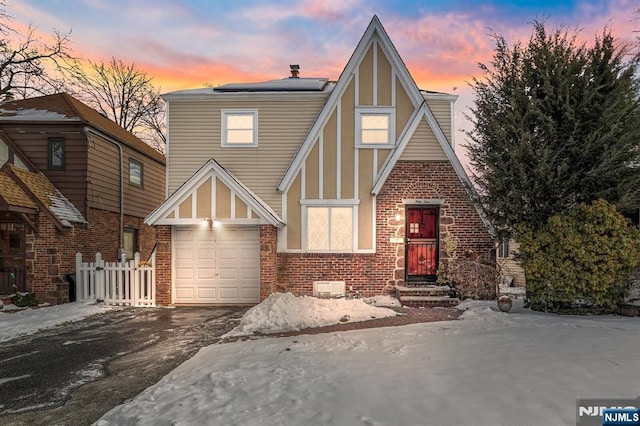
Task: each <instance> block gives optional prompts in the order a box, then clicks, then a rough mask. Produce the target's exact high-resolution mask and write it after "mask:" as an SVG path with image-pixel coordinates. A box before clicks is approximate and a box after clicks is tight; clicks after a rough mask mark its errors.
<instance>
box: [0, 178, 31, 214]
mask: <svg viewBox="0 0 640 426" xmlns="http://www.w3.org/2000/svg"><path fill="white" fill-rule="evenodd" d="M0 206H2V207H3V208H4V209H6V210H8V211H20V212H33V213H35V211H37V209H38V206H36V203H35V202H34V201H33V200H32V199H31V198H30V197H29V196H28V195H27V194H26V193H25V192H24V191H23V190H22V188H20V186H19V185H18V184H17V183H16V182H15V181H14V180H13V179H12V178H11V176H9V175H8V174H6V173H3V172H2V171H0Z"/></svg>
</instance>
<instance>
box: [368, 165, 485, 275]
mask: <svg viewBox="0 0 640 426" xmlns="http://www.w3.org/2000/svg"><path fill="white" fill-rule="evenodd" d="M403 199H404V200H407V199H423V200H424V199H438V200H442V204H440V235H441V237H444V235H445V233H448V232H451V233H452V234H453V235H455V236H456V237H458V239H459V245H458V250H457V251H458V253H459V255H464V253H465V252H467V251H473V252H475V253H480V254H483V255H484V254H487V255H488V254H489V253H490V251H491V250H492V249H493V245H494V242H493V239H492V238H491V236H490V234H489V232H488V231H487V229H486V228H485V226H484V224H483V222H482V219H481V218H480V216H479V214H478V212H477V210H476V208H475V206H474V205H473V203H472V202H471V199H470V197H469V195H468V193H467V190H466V188H465V187H464V185H463V184H462V182H461V181H460V179H459V177H458V175H457V174H456V173H455V171H454V169H453V167H452V166H451V165H450V164H449V163H448V162H447V161H399V162H398V163H397V164H396V167H395V168H394V170H393V171H392V172H391V174H390V175H389V177H388V178H387V181H386V182H385V184H384V186H383V188H382V190H381V191H380V194H379V195H378V197H377V204H378V209H377V212H378V213H377V214H378V221H377V223H378V230H377V232H378V235H377V240H376V241H377V256H378V258H380V259H385V258H389V257H391V258H392V259H393V265H394V268H393V269H392V270H391V271H390V272H389V276H390V279H389V284H392V283H393V284H402V281H403V279H404V245H403V244H400V243H397V244H390V243H389V241H390V239H392V238H394V239H397V238H398V237H404V236H405V221H404V218H403V219H402V220H401V221H395V220H393V216H394V215H395V213H401V212H404V210H405V207H406V205H405V204H404V203H403ZM440 254H441V256H443V255H444V253H442V246H441V250H440Z"/></svg>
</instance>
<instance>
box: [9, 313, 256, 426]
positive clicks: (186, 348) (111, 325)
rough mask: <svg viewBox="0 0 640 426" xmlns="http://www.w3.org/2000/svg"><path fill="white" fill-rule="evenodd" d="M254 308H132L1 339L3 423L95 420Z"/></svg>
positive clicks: (89, 422) (76, 422)
mask: <svg viewBox="0 0 640 426" xmlns="http://www.w3.org/2000/svg"><path fill="white" fill-rule="evenodd" d="M247 309H248V308H247V307H177V308H126V309H123V310H120V311H109V312H107V313H105V314H101V315H97V316H93V317H90V318H87V319H85V320H82V321H79V322H74V323H69V324H65V325H63V326H60V327H56V328H55V329H50V330H47V331H42V332H39V333H36V334H34V335H31V336H27V337H20V338H17V339H14V340H12V341H9V342H4V343H2V344H1V345H0V378H1V379H0V424H3V425H72V424H73V425H89V424H91V423H93V422H94V421H96V420H97V419H98V418H100V417H101V416H102V415H103V414H104V413H105V412H107V411H108V410H110V409H111V408H113V407H114V406H116V405H118V404H121V403H122V402H124V401H126V400H128V399H130V398H133V397H134V396H136V395H138V394H139V393H140V392H141V391H143V390H144V389H146V388H147V387H149V386H150V385H152V384H154V383H156V382H157V381H158V380H160V379H161V378H162V377H163V376H164V375H165V374H167V373H168V372H169V371H171V370H172V369H174V368H175V367H177V366H178V365H179V364H181V363H182V362H184V361H185V360H187V359H188V358H190V357H191V356H192V355H194V354H195V353H196V352H197V351H198V350H199V349H200V348H202V347H203V346H207V345H210V344H213V343H216V342H217V341H219V340H220V336H221V335H223V334H224V333H226V332H227V331H229V330H231V329H232V328H233V327H235V326H236V325H237V324H238V322H239V320H240V318H241V317H242V315H243V314H244V313H245V312H246V310H247Z"/></svg>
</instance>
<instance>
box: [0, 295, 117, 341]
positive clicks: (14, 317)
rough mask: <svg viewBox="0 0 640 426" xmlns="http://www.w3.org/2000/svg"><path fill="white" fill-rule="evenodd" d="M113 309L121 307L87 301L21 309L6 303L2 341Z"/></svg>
mask: <svg viewBox="0 0 640 426" xmlns="http://www.w3.org/2000/svg"><path fill="white" fill-rule="evenodd" d="M111 309H119V308H117V307H113V306H104V305H96V304H95V303H86V302H73V303H65V304H62V305H56V306H43V307H41V308H37V309H21V310H19V309H18V308H16V306H15V305H4V306H3V308H2V309H0V342H5V341H7V340H10V339H13V338H14V337H18V336H21V335H27V334H33V333H35V332H37V331H38V330H42V329H45V328H51V327H55V326H57V325H59V324H62V323H65V322H72V321H79V320H81V319H82V318H85V317H88V316H91V315H95V314H99V313H102V312H106V311H107V310H111Z"/></svg>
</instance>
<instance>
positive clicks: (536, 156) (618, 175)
mask: <svg viewBox="0 0 640 426" xmlns="http://www.w3.org/2000/svg"><path fill="white" fill-rule="evenodd" d="M493 36H494V38H495V41H496V49H495V52H494V55H493V57H492V60H491V62H490V63H489V65H485V64H479V66H480V69H481V70H482V71H483V76H482V77H480V78H475V79H473V80H472V83H471V87H472V89H473V91H474V92H475V94H476V101H475V106H474V107H473V108H472V112H473V116H472V117H471V119H472V120H473V121H474V124H475V128H474V130H473V131H471V132H469V135H468V136H469V137H470V142H469V144H468V145H467V149H468V150H469V157H470V159H471V165H472V167H473V168H474V179H475V182H476V184H477V186H478V189H479V197H480V201H481V202H482V204H483V205H484V207H485V209H486V211H487V213H488V214H489V216H490V218H491V219H492V220H493V222H494V224H495V226H496V228H497V229H499V230H500V231H503V232H504V233H510V232H511V231H512V230H513V227H514V225H517V224H526V225H528V226H530V227H531V228H533V229H537V228H539V227H540V226H542V225H543V224H544V223H546V221H547V219H548V218H549V217H551V216H552V215H554V214H557V213H560V212H563V211H566V210H567V209H569V208H571V207H573V206H576V205H578V204H579V203H583V202H585V203H589V202H591V201H593V200H596V199H600V198H602V199H605V200H607V201H609V202H612V203H615V204H617V205H618V207H619V208H622V209H625V208H628V209H631V208H637V207H638V206H640V197H639V194H640V167H638V166H639V165H640V162H639V160H640V103H639V100H638V93H639V92H638V81H637V76H635V75H634V71H635V70H636V69H637V67H638V65H639V63H640V61H639V59H640V57H639V56H638V55H636V56H631V55H630V54H629V52H630V50H629V46H626V45H622V44H617V42H616V40H615V39H614V37H613V36H612V34H611V32H610V30H609V29H606V28H605V29H604V30H603V32H602V34H601V35H598V36H596V37H595V40H594V42H593V43H592V44H590V45H587V44H584V43H580V42H579V41H578V38H577V36H578V34H577V33H573V34H569V33H568V32H566V31H564V30H559V29H556V30H553V31H552V32H548V31H547V30H546V28H545V25H544V23H541V22H534V23H533V32H532V35H531V37H530V38H529V41H528V43H527V44H526V45H523V44H522V43H516V44H514V45H513V46H511V47H510V46H509V45H508V44H507V42H506V40H505V38H504V37H503V36H501V35H497V34H494V35H493Z"/></svg>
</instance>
